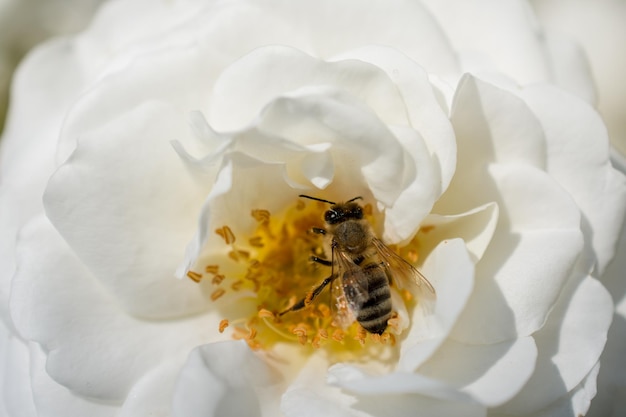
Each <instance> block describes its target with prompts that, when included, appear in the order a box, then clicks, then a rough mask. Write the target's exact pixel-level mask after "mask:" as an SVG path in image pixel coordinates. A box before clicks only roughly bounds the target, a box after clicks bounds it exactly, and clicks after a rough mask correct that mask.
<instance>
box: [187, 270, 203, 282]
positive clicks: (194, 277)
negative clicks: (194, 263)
mask: <svg viewBox="0 0 626 417" xmlns="http://www.w3.org/2000/svg"><path fill="white" fill-rule="evenodd" d="M187 277H189V279H191V280H192V281H195V282H200V281H201V280H202V274H199V273H197V272H194V271H187Z"/></svg>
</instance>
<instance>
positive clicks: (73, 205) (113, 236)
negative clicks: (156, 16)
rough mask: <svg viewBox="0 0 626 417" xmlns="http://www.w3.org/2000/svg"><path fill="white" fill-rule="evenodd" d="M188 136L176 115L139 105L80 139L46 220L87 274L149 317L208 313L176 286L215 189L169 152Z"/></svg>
mask: <svg viewBox="0 0 626 417" xmlns="http://www.w3.org/2000/svg"><path fill="white" fill-rule="evenodd" d="M185 131H186V120H185V118H183V117H181V116H179V115H177V114H176V113H175V111H174V110H173V109H172V108H170V107H167V106H164V105H160V104H155V103H152V104H147V105H145V106H141V107H139V108H137V109H135V110H134V111H130V112H129V113H128V114H126V115H124V116H122V117H121V118H120V119H118V120H116V121H115V122H113V123H111V124H109V125H107V126H105V127H103V128H102V129H101V130H99V131H95V132H92V133H91V134H90V135H89V136H88V137H85V138H83V139H82V140H81V143H80V145H79V147H78V148H77V151H76V152H75V153H74V154H73V155H72V157H71V158H70V159H69V160H68V161H67V162H66V163H65V164H64V165H63V166H62V167H61V168H60V169H59V170H58V171H57V172H56V173H55V175H54V176H53V177H52V179H51V180H50V183H49V185H48V188H47V190H46V193H45V195H44V202H45V206H46V212H47V214H48V216H49V217H50V219H51V220H52V222H53V223H54V225H55V226H56V227H57V229H58V230H59V231H60V233H61V234H62V235H63V237H64V238H65V239H66V240H67V241H68V243H69V244H70V246H71V247H72V248H73V249H74V251H75V252H76V253H77V254H78V255H79V257H80V258H81V260H82V261H83V262H84V263H85V265H86V266H87V267H88V268H89V269H90V270H91V271H92V272H93V274H94V275H95V276H96V277H97V278H98V279H99V280H100V281H101V282H102V283H103V284H104V285H105V286H106V287H107V288H108V289H109V290H110V291H112V292H113V293H114V294H115V296H116V297H117V298H118V300H119V302H120V303H121V304H122V305H123V306H124V308H125V309H127V310H128V311H130V312H132V313H133V314H137V315H140V316H144V317H151V318H162V317H169V318H171V317H176V316H181V315H185V314H190V313H194V312H198V311H201V310H202V309H205V308H206V304H205V300H204V298H203V297H202V296H201V295H200V294H199V292H198V291H197V288H196V286H195V285H194V283H193V282H191V281H190V280H187V281H188V282H185V283H181V282H179V281H177V280H175V279H173V277H174V271H175V268H176V265H177V264H178V263H179V262H180V260H181V258H182V248H184V246H185V244H186V243H187V241H188V240H189V239H190V237H191V236H192V234H193V231H194V229H195V221H194V216H195V215H196V214H197V208H198V207H200V205H201V202H202V198H203V196H204V195H206V193H207V192H208V188H210V182H209V181H207V183H203V182H201V181H198V179H199V178H198V177H195V176H194V175H191V173H190V171H188V170H187V169H186V168H185V166H184V165H183V163H182V161H181V160H180V158H179V157H178V155H177V154H176V153H175V152H174V150H173V149H172V147H171V145H170V140H172V138H175V137H176V135H180V134H181V132H185ZM181 284H182V285H181Z"/></svg>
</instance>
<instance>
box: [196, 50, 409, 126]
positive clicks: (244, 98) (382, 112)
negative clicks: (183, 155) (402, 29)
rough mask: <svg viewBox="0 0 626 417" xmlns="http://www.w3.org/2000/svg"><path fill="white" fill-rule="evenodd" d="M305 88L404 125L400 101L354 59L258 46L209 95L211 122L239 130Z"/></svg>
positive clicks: (381, 76)
mask: <svg viewBox="0 0 626 417" xmlns="http://www.w3.org/2000/svg"><path fill="white" fill-rule="evenodd" d="M252 74H262V75H263V76H262V77H258V76H256V77H255V76H251V75H252ZM307 86H326V87H334V88H336V89H341V90H343V91H345V92H347V93H349V94H350V95H353V96H354V97H356V98H358V99H359V100H361V101H362V102H363V103H365V104H366V105H367V106H368V107H369V108H371V109H372V111H374V112H375V113H376V114H377V115H378V117H380V118H381V119H382V120H383V121H385V123H388V124H406V118H405V115H406V110H405V107H404V102H403V101H402V99H401V97H400V95H399V94H398V90H397V89H396V88H395V85H394V84H393V83H392V82H391V80H390V79H389V78H388V77H387V75H386V74H385V73H384V72H383V71H381V70H380V69H378V68H376V67H375V66H373V65H370V64H367V63H365V62H362V61H357V60H349V61H340V62H330V63H329V62H323V61H320V60H318V59H315V58H313V57H310V56H308V55H306V54H304V53H302V52H300V51H298V50H296V49H293V48H287V47H284V46H266V47H261V48H259V49H256V50H255V51H253V52H252V53H250V54H248V55H246V56H245V57H243V58H241V59H240V60H238V61H236V62H235V63H233V64H232V65H230V66H229V67H228V68H226V69H225V70H224V72H223V73H222V74H221V75H220V77H219V79H218V80H217V82H216V84H215V87H214V90H213V96H212V99H211V108H210V111H209V116H208V119H209V123H210V124H211V125H212V126H213V127H214V128H215V129H216V130H220V131H225V130H231V131H232V130H239V129H241V128H243V127H245V126H247V125H248V124H249V123H251V122H252V121H253V120H254V119H255V118H256V117H257V115H258V114H259V113H260V112H261V110H262V109H263V107H265V106H266V105H267V104H268V103H270V102H272V101H273V100H274V99H276V98H277V97H280V96H283V95H285V94H287V93H289V92H292V91H295V90H298V89H300V88H302V87H307Z"/></svg>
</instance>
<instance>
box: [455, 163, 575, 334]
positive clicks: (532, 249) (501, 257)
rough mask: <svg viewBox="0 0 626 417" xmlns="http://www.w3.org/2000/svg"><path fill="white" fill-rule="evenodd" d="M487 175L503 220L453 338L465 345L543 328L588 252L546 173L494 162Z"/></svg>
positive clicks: (569, 207)
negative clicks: (569, 280)
mask: <svg viewBox="0 0 626 417" xmlns="http://www.w3.org/2000/svg"><path fill="white" fill-rule="evenodd" d="M489 173H490V176H491V179H490V180H489V181H490V182H491V183H492V184H493V185H491V184H490V187H494V188H495V190H494V191H492V193H493V196H494V198H495V199H497V201H498V204H499V207H500V219H499V222H498V227H497V229H496V233H495V235H494V238H493V240H492V241H491V244H490V246H489V249H488V250H487V252H486V253H485V256H484V257H483V259H481V261H480V262H479V263H478V265H477V270H476V286H475V289H474V292H473V293H472V297H471V298H470V300H469V302H468V305H467V307H466V309H465V311H464V314H463V315H462V316H461V318H460V320H459V322H458V323H457V325H456V326H455V328H454V331H453V333H452V337H453V338H454V339H456V340H459V341H465V342H467V343H496V342H500V341H504V340H508V339H512V338H516V337H518V336H527V335H529V334H532V333H533V332H534V331H536V330H537V329H539V328H540V327H541V326H542V325H543V323H544V322H545V320H546V317H547V315H548V313H549V311H550V310H551V308H552V306H553V305H554V303H555V301H556V299H557V297H558V296H559V294H560V293H561V289H562V287H563V285H564V283H565V282H566V280H567V279H568V278H569V277H570V273H571V271H572V268H573V267H574V264H575V262H576V261H577V259H578V256H579V254H580V251H581V249H582V236H581V232H580V229H579V219H580V215H579V212H578V209H577V207H576V205H575V204H574V203H573V201H572V200H571V197H570V196H569V195H568V194H567V193H565V192H564V191H563V190H562V189H561V187H560V186H559V185H558V184H556V183H555V181H554V180H553V179H551V177H549V176H548V175H547V174H546V173H545V172H543V171H540V170H538V169H535V168H532V167H530V166H525V165H492V166H491V167H490V168H489Z"/></svg>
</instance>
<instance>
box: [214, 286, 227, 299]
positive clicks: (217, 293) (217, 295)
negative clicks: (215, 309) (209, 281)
mask: <svg viewBox="0 0 626 417" xmlns="http://www.w3.org/2000/svg"><path fill="white" fill-rule="evenodd" d="M225 293H226V291H224V289H223V288H218V289H217V290H215V291H213V293H212V294H211V300H213V301H215V300H217V299H218V298H220V297H221V296H223V295H224V294H225Z"/></svg>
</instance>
